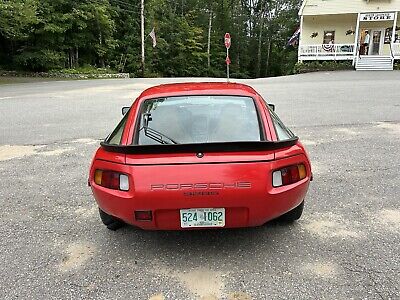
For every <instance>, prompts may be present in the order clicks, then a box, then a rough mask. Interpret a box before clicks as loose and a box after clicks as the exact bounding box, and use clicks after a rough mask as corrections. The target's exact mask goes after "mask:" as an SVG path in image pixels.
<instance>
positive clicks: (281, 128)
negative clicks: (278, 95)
mask: <svg viewBox="0 0 400 300" xmlns="http://www.w3.org/2000/svg"><path fill="white" fill-rule="evenodd" d="M269 112H270V114H271V118H272V121H273V122H274V126H275V131H276V135H277V137H278V141H284V140H288V139H291V138H293V137H295V135H294V133H293V132H292V131H291V130H290V129H289V128H287V127H286V126H285V125H284V124H283V122H282V121H281V119H279V117H278V115H277V114H276V113H275V112H274V111H273V110H272V109H269Z"/></svg>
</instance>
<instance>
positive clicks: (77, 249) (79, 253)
mask: <svg viewBox="0 0 400 300" xmlns="http://www.w3.org/2000/svg"><path fill="white" fill-rule="evenodd" d="M94 250H95V248H94V246H92V245H89V244H87V243H73V244H71V245H69V246H68V248H67V250H66V255H65V257H64V259H63V262H62V263H61V264H60V270H61V271H63V272H66V271H70V270H73V269H79V268H81V267H82V266H83V265H84V264H85V263H86V262H87V261H88V260H89V259H90V258H91V257H92V256H93V253H94Z"/></svg>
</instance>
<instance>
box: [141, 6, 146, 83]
mask: <svg viewBox="0 0 400 300" xmlns="http://www.w3.org/2000/svg"><path fill="white" fill-rule="evenodd" d="M141 4H142V5H141V7H140V19H141V28H140V29H141V35H142V76H143V77H144V70H145V69H144V68H145V67H144V0H141Z"/></svg>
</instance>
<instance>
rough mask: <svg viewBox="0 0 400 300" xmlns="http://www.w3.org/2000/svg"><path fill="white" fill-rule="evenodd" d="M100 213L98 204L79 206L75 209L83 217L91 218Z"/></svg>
mask: <svg viewBox="0 0 400 300" xmlns="http://www.w3.org/2000/svg"><path fill="white" fill-rule="evenodd" d="M97 213H98V208H97V206H96V205H93V206H92V207H79V208H77V209H76V210H75V214H76V215H77V216H78V217H80V218H82V219H91V218H92V217H93V216H95V215H96V214H97Z"/></svg>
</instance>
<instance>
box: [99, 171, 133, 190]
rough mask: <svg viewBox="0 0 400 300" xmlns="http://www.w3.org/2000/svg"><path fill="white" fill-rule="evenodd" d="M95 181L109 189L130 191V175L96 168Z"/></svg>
mask: <svg viewBox="0 0 400 300" xmlns="http://www.w3.org/2000/svg"><path fill="white" fill-rule="evenodd" d="M94 182H95V183H96V184H98V185H100V186H103V187H106V188H108V189H113V190H121V191H129V180H128V176H127V175H125V174H122V173H118V172H115V171H109V170H96V171H95V172H94Z"/></svg>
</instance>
